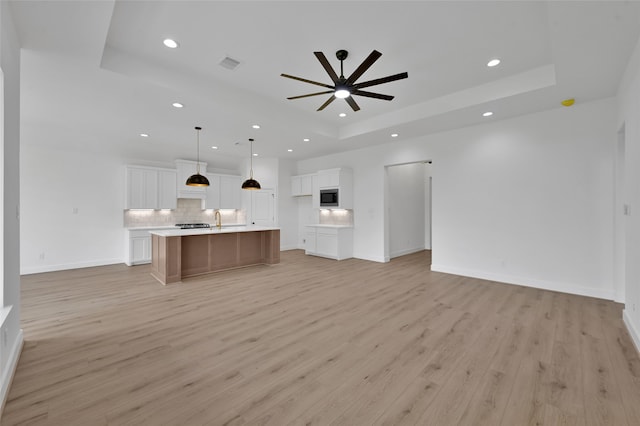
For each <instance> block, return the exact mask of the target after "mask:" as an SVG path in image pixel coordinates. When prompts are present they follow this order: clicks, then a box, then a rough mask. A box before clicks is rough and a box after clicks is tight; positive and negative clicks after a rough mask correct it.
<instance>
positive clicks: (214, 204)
mask: <svg viewBox="0 0 640 426" xmlns="http://www.w3.org/2000/svg"><path fill="white" fill-rule="evenodd" d="M206 176H207V179H209V186H208V187H207V197H206V198H205V200H204V206H205V207H204V208H205V209H212V210H216V209H219V208H220V175H214V174H211V173H207V174H206Z"/></svg>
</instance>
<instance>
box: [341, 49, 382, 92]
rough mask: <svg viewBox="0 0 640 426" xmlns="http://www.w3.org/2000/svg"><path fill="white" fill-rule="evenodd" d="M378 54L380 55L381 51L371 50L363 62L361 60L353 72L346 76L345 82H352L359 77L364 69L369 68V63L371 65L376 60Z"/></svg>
mask: <svg viewBox="0 0 640 426" xmlns="http://www.w3.org/2000/svg"><path fill="white" fill-rule="evenodd" d="M380 56H382V53H380V52H378V51H377V50H374V51H373V52H371V54H370V55H369V56H367V59H365V60H364V62H362V63H361V64H360V66H359V67H358V68H356V70H355V71H354V72H353V74H351V75H350V76H349V78H347V84H353V83H354V82H355V81H356V80H357V79H358V78H360V76H361V75H362V74H364V72H365V71H366V70H368V69H369V67H370V66H371V65H373V63H374V62H375V61H377V60H378V58H379V57H380Z"/></svg>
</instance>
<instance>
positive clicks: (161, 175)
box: [158, 169, 178, 210]
mask: <svg viewBox="0 0 640 426" xmlns="http://www.w3.org/2000/svg"><path fill="white" fill-rule="evenodd" d="M176 179H177V173H176V171H175V170H164V169H159V170H158V208H159V209H171V210H175V208H176V207H178V194H177V192H176Z"/></svg>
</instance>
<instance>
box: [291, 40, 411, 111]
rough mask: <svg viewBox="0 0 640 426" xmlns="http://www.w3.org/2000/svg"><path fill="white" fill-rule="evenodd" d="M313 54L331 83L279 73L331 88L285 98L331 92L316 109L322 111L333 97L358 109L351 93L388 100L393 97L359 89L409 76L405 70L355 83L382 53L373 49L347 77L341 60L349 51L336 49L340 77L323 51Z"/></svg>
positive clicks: (345, 57) (298, 97) (297, 97)
mask: <svg viewBox="0 0 640 426" xmlns="http://www.w3.org/2000/svg"><path fill="white" fill-rule="evenodd" d="M313 54H314V55H316V58H318V61H320V64H322V66H323V67H324V69H325V71H326V72H327V74H329V77H331V81H332V82H333V85H331V84H324V83H318V82H317V81H312V80H307V79H306V78H300V77H295V76H293V75H289V74H280V75H281V76H282V77H287V78H292V79H294V80H298V81H303V82H305V83H310V84H315V85H316V86H322V87H326V88H327V89H331V90H325V91H323V92H316V93H309V94H307V95H300V96H291V97H289V98H287V99H300V98H308V97H309V96H317V95H325V94H329V93H331V97H330V98H329V99H327V101H326V102H325V103H323V104H322V105H320V108H318V109H317V111H322V110H323V109H325V108H326V107H327V105H329V104H330V103H331V102H333V100H334V99H335V98H340V99H344V100H345V101H346V102H347V103H348V104H349V106H350V107H351V108H352V109H353V110H354V111H359V110H360V107H359V106H358V104H357V103H356V101H355V100H354V99H353V95H358V96H365V97H367V98H375V99H382V100H385V101H390V100H392V99H393V96H390V95H382V94H380V93H373V92H368V91H364V90H361V89H363V88H365V87H370V86H376V85H378V84H383V83H389V82H390V81H395V80H401V79H403V78H407V77H409V74H407V73H406V72H401V73H399V74H394V75H390V76H388V77H382V78H377V79H375V80H369V81H364V82H362V83H356V80H358V78H360V76H362V74H364V72H365V71H366V70H368V69H369V67H370V66H371V65H373V63H374V62H375V61H377V60H378V58H380V56H382V53H380V52H378V51H377V50H374V51H373V52H371V54H370V55H369V56H368V57H367V59H365V60H364V61H363V62H362V63H361V64H360V66H359V67H358V68H356V70H355V71H354V72H353V73H352V74H351V75H350V76H349V77H348V78H345V77H344V72H343V69H342V62H343V61H344V60H345V59H347V56H349V52H347V51H346V50H338V51H337V52H336V57H337V58H338V60H339V61H340V77H338V75H337V74H336V72H335V71H334V70H333V68H332V67H331V65H330V64H329V61H328V60H327V57H326V56H324V53H322V52H313Z"/></svg>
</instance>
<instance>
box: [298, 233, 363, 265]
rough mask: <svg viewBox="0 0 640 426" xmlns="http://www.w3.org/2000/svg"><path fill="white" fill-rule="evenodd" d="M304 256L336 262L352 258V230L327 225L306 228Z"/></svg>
mask: <svg viewBox="0 0 640 426" xmlns="http://www.w3.org/2000/svg"><path fill="white" fill-rule="evenodd" d="M305 254H310V255H314V256H322V257H328V258H330V259H336V260H342V259H348V258H350V257H353V228H351V227H344V226H327V225H315V226H314V225H309V226H307V227H306V230H305Z"/></svg>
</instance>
